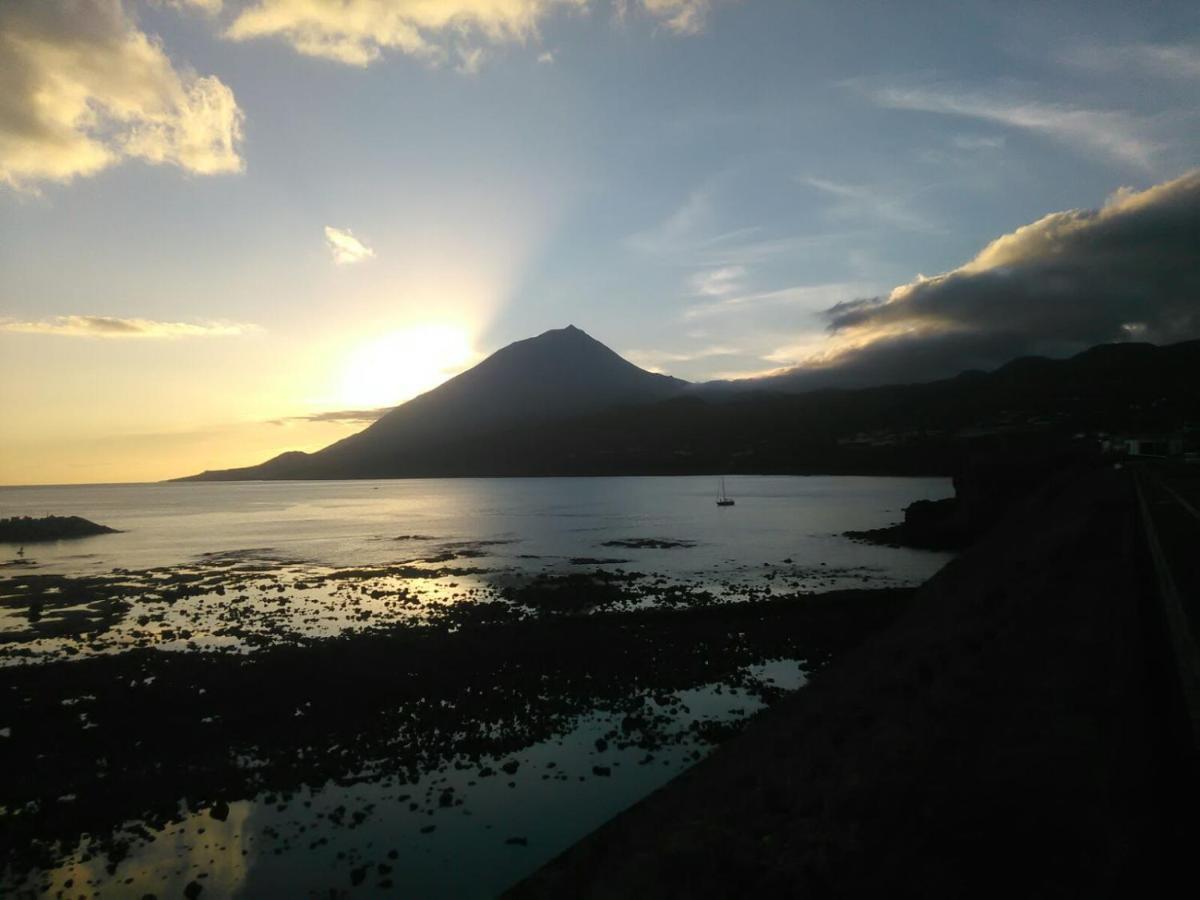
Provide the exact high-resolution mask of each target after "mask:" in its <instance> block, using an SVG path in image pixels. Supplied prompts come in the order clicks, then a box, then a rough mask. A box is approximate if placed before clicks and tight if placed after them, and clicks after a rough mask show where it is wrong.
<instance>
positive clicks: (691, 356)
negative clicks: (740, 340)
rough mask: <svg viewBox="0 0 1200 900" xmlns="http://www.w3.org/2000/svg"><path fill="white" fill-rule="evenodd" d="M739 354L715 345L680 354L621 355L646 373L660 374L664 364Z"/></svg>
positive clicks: (640, 352)
mask: <svg viewBox="0 0 1200 900" xmlns="http://www.w3.org/2000/svg"><path fill="white" fill-rule="evenodd" d="M741 352H742V351H741V349H740V348H738V347H729V346H725V345H720V344H716V345H712V346H709V347H701V348H699V349H697V350H690V351H684V352H680V353H671V352H668V351H664V350H626V351H625V352H624V353H622V354H621V355H622V356H624V357H625V358H626V359H628V360H631V361H632V362H634V363H636V364H637V365H639V366H641V367H642V368H643V369H646V370H647V371H651V372H659V373H661V372H662V371H663V370H662V368H661V366H663V365H664V364H666V363H682V362H694V361H696V360H698V359H712V358H713V357H716V356H737V355H739V354H740V353H741Z"/></svg>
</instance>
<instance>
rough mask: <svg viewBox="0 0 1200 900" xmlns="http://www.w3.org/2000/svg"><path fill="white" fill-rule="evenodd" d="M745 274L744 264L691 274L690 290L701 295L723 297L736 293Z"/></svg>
mask: <svg viewBox="0 0 1200 900" xmlns="http://www.w3.org/2000/svg"><path fill="white" fill-rule="evenodd" d="M745 276H746V267H745V266H722V267H721V268H719V269H710V270H708V271H706V272H699V273H697V274H695V275H693V276H692V291H693V292H694V293H695V294H697V295H698V296H701V297H724V296H726V295H728V294H733V293H737V292H738V291H740V290H741V288H742V279H743V278H744V277H745Z"/></svg>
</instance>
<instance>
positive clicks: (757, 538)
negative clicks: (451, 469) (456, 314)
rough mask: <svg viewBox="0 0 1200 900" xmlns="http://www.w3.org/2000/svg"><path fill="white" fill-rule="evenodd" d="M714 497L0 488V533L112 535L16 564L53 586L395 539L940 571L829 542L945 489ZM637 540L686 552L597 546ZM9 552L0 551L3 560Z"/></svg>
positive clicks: (777, 490) (800, 484)
mask: <svg viewBox="0 0 1200 900" xmlns="http://www.w3.org/2000/svg"><path fill="white" fill-rule="evenodd" d="M726 486H727V489H728V491H729V493H730V494H731V495H732V496H733V497H734V498H736V500H737V505H736V506H733V507H726V508H720V507H717V506H716V504H715V502H714V498H715V494H716V491H717V487H718V485H717V482H716V481H715V480H714V479H712V478H704V477H663V478H658V477H640V478H635V477H628V478H626V477H618V478H462V479H412V480H386V481H327V482H321V481H318V482H231V483H213V484H128V485H127V484H120V485H86V486H74V485H71V486H61V487H58V486H53V487H40V486H39V487H0V517H6V516H14V515H33V516H38V515H51V514H53V515H80V516H83V517H85V518H88V519H91V520H93V521H95V522H99V523H101V524H104V525H108V526H110V527H112V528H117V529H120V530H121V531H122V532H123V533H122V534H111V535H102V536H98V537H94V538H86V539H83V540H74V541H63V542H59V543H52V544H39V545H36V546H31V547H28V548H26V552H27V554H28V555H29V556H30V557H32V558H34V559H36V561H37V563H38V566H39V569H38V571H41V572H51V573H62V574H83V573H97V572H105V571H108V570H110V569H112V568H114V567H122V568H149V567H157V566H170V565H178V564H182V563H187V562H189V561H192V560H194V559H196V558H197V557H199V556H200V555H201V554H205V553H214V552H223V551H237V550H247V549H255V550H270V551H271V552H272V553H274V554H276V555H278V556H280V557H283V558H287V559H294V560H295V561H297V562H306V563H316V564H321V565H329V566H361V565H375V564H386V563H390V562H394V561H396V560H397V559H401V558H403V557H405V556H406V555H411V542H405V541H396V540H394V538H397V537H404V536H412V535H416V536H419V537H422V538H429V539H432V545H433V546H437V545H438V543H439V542H443V543H446V542H454V541H505V542H508V543H503V544H494V545H490V546H489V547H488V558H489V561H490V562H491V563H492V564H495V563H497V562H500V563H505V562H507V563H510V564H513V565H516V566H521V567H529V566H530V565H531V560H533V558H537V559H538V560H539V561H541V562H540V564H543V565H544V564H546V563H550V564H553V563H554V561H556V560H559V561H562V563H563V564H564V565H567V564H569V560H571V559H573V558H581V557H612V556H621V557H625V558H628V559H630V560H632V561H633V562H634V563H636V564H637V565H639V566H643V567H646V568H648V569H649V570H651V571H655V572H660V571H661V572H668V573H672V574H680V575H687V574H690V573H701V572H708V571H712V570H713V569H714V568H722V567H727V566H735V565H752V564H756V563H761V562H778V561H779V560H781V559H783V558H795V559H796V560H797V561H798V562H804V563H811V562H816V561H821V562H825V563H827V564H828V565H829V566H831V567H839V568H841V567H852V566H858V565H870V566H872V567H879V568H881V569H883V570H886V572H887V573H888V574H890V575H892V576H894V577H895V578H897V579H901V580H904V581H906V582H909V583H916V582H919V581H922V580H924V579H925V578H927V577H928V576H929V575H930V574H932V573H933V572H934V571H936V569H937V568H938V567H939V566H940V565H941V564H942V562H944V557H941V556H938V555H934V554H929V553H923V552H915V551H909V550H896V549H891V548H882V547H871V546H864V545H861V544H855V543H853V542H851V541H848V540H846V539H844V538H842V537H840V534H841V532H843V531H848V530H852V529H866V528H875V527H879V526H883V525H887V524H890V523H892V522H895V521H897V520H898V519H899V518H900V517H901V514H902V512H903V509H904V507H905V506H906V505H907V504H909V503H911V502H913V501H914V500H920V499H937V498H941V497H947V496H950V495H951V494H952V493H953V489H952V487H951V485H950V482H949V480H948V479H944V478H870V477H861V478H860V477H795V476H737V477H732V478H728V479H727V480H726ZM638 538H668V539H673V540H686V541H694V542H695V546H692V547H688V548H685V549H680V548H672V549H665V550H664V549H658V550H656V549H639V548H632V549H631V548H628V547H622V548H619V551H614V548H612V547H606V546H605V544H606V542H609V541H614V540H616V541H624V540H629V539H638ZM15 551H16V548H15V547H12V546H11V545H3V544H0V558H9V557H12V556H13V555H14V554H15Z"/></svg>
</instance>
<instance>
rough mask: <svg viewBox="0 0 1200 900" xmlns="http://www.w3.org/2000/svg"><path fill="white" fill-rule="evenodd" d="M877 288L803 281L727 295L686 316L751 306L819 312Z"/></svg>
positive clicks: (720, 312) (695, 308) (857, 283)
mask: <svg viewBox="0 0 1200 900" xmlns="http://www.w3.org/2000/svg"><path fill="white" fill-rule="evenodd" d="M874 289H875V286H874V285H869V284H866V283H860V282H849V281H836V282H830V283H828V284H801V285H796V286H794V287H788V288H780V289H779V290H774V291H758V292H755V293H749V294H737V295H734V296H732V297H724V298H722V299H720V300H716V301H714V302H712V303H701V304H697V305H696V306H693V307H691V308H689V309H688V310H687V311H686V312H685V313H684V314H683V317H684V318H685V319H701V318H705V317H707V316H716V315H724V314H725V313H731V312H739V311H742V310H745V309H747V308H749V307H759V306H772V305H784V306H795V307H797V308H799V309H802V310H807V311H816V310H819V309H824V308H826V307H828V306H830V305H831V304H833V303H836V302H837V301H838V300H839V299H841V298H843V297H847V296H850V297H854V296H862V295H863V294H865V293H868V292H870V291H872V290H874Z"/></svg>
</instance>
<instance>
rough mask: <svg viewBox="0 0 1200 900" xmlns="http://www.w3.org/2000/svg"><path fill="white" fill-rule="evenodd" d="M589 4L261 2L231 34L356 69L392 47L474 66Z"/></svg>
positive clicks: (553, 0) (558, 0)
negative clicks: (489, 50)
mask: <svg viewBox="0 0 1200 900" xmlns="http://www.w3.org/2000/svg"><path fill="white" fill-rule="evenodd" d="M586 5H587V0H423V2H417V3H414V2H411V0H342V2H340V3H321V2H314V0H257V2H255V3H252V4H251V5H249V6H248V7H246V8H245V9H243V10H242V11H241V12H240V13H238V15H237V17H236V18H235V19H234V20H233V22H232V23H231V24H230V25H229V28H228V29H227V30H226V35H227V36H228V37H229V38H231V39H233V40H237V41H243V40H251V39H254V38H272V37H273V38H282V39H283V40H285V41H287V43H289V44H290V45H291V46H292V48H293V49H295V50H296V51H297V52H299V53H303V54H305V55H306V56H317V57H321V58H324V59H330V60H334V61H336V62H340V63H345V64H347V65H353V66H365V65H368V64H369V63H372V62H375V61H376V60H377V59H379V58H380V56H381V55H382V54H383V52H384V51H385V50H386V51H395V52H398V53H404V54H406V55H409V56H415V57H418V58H421V59H424V60H427V61H429V62H433V63H445V62H447V61H451V60H457V64H458V65H459V67H460V68H461V67H463V66H464V65H465V66H467V67H468V68H469V66H470V64H469V62H468V61H469V60H470V59H471V58H472V56H473V54H475V53H476V52H477V51H479V50H480V49H481V47H482V46H483V45H487V44H502V43H527V42H530V41H536V40H537V38H538V25H539V23H540V22H541V21H542V20H544V19H545V18H546V17H547V16H548V15H550V14H551V13H552V12H555V11H557V10H560V9H567V10H581V9H583V8H584V7H585V6H586ZM476 58H478V57H476ZM476 65H477V63H476Z"/></svg>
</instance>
